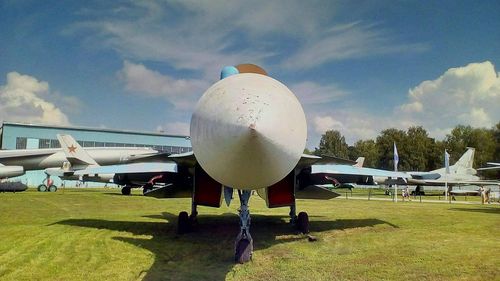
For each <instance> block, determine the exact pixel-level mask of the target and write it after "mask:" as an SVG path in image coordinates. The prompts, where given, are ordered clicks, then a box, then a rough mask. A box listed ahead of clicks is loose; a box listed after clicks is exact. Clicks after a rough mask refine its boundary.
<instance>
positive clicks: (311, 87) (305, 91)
mask: <svg viewBox="0 0 500 281" xmlns="http://www.w3.org/2000/svg"><path fill="white" fill-rule="evenodd" d="M290 90H291V91H292V92H293V93H294V94H295V95H296V96H297V98H298V99H299V101H300V102H301V103H302V105H314V104H325V103H330V102H333V101H336V100H339V99H341V98H342V97H344V96H346V95H348V94H349V93H348V92H347V91H345V90H342V89H341V88H340V87H338V86H337V85H335V84H330V85H321V84H318V83H315V82H312V81H304V82H301V83H297V84H293V85H291V87H290Z"/></svg>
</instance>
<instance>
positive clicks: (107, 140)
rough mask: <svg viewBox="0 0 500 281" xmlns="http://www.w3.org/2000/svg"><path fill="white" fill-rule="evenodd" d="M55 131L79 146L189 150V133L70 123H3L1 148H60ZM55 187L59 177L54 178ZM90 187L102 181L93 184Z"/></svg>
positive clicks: (35, 181) (31, 179) (31, 174)
mask: <svg viewBox="0 0 500 281" xmlns="http://www.w3.org/2000/svg"><path fill="white" fill-rule="evenodd" d="M56 134H69V135H71V136H73V137H74V138H75V139H76V140H77V141H78V143H79V144H80V145H81V146H82V147H151V148H153V149H156V150H159V151H162V152H168V153H183V152H188V151H191V150H192V149H191V141H190V139H189V137H188V136H179V135H167V134H163V133H156V132H134V131H123V130H112V129H102V128H85V127H69V126H48V125H33V124H22V123H12V122H3V124H2V127H0V149H39V148H58V147H60V145H59V141H58V140H57V137H56ZM44 179H45V173H44V172H43V171H28V172H26V174H25V175H23V176H20V177H17V178H15V179H14V180H20V181H21V182H23V183H25V184H27V185H28V186H30V187H33V186H37V185H39V184H40V183H41V182H42V181H43V180H44ZM53 180H54V184H55V185H56V186H60V185H61V180H60V179H59V178H57V177H54V178H53ZM65 185H66V186H75V185H76V182H70V181H66V183H65ZM91 185H92V186H99V185H102V184H98V183H95V184H94V183H92V184H91Z"/></svg>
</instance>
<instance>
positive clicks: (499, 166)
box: [477, 162, 500, 171]
mask: <svg viewBox="0 0 500 281" xmlns="http://www.w3.org/2000/svg"><path fill="white" fill-rule="evenodd" d="M486 164H488V165H490V167H483V168H479V169H477V170H478V171H484V170H498V169H500V163H495V162H487V163H486Z"/></svg>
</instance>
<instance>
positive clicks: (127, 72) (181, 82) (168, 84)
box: [119, 61, 210, 110]
mask: <svg viewBox="0 0 500 281" xmlns="http://www.w3.org/2000/svg"><path fill="white" fill-rule="evenodd" d="M119 77H120V78H121V80H122V81H123V82H124V83H125V88H126V89H127V90H128V91H130V92H135V93H140V94H145V95H148V96H151V97H163V98H165V99H166V100H168V101H169V102H171V103H172V104H173V105H174V106H175V109H179V110H184V109H192V108H194V106H195V105H196V102H197V100H198V98H199V97H201V95H202V94H203V92H204V91H205V90H206V89H207V88H208V87H209V86H210V84H209V83H208V82H206V81H205V80H197V79H175V78H173V77H170V76H167V75H163V74H161V73H159V72H157V71H153V70H150V69H148V68H146V67H145V66H144V65H142V64H134V63H131V62H128V61H125V62H124V64H123V68H122V70H121V71H120V72H119Z"/></svg>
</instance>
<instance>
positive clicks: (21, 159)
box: [0, 135, 165, 194]
mask: <svg viewBox="0 0 500 281" xmlns="http://www.w3.org/2000/svg"><path fill="white" fill-rule="evenodd" d="M57 138H58V140H59V143H60V144H61V148H47V149H23V150H2V151H0V179H5V178H11V177H16V176H21V175H23V174H24V173H25V171H30V170H44V172H45V174H47V179H46V180H45V181H44V182H46V183H42V184H40V185H39V186H38V190H39V191H46V190H49V191H56V190H57V187H56V186H55V185H53V184H50V182H51V181H50V177H51V176H59V177H61V178H62V179H68V180H88V181H90V180H92V181H98V182H109V181H110V180H111V179H112V175H104V174H101V175H99V177H92V175H87V176H85V177H74V176H73V173H74V171H76V170H79V169H85V168H88V167H93V166H99V165H113V164H119V163H132V162H134V161H139V160H142V159H148V160H149V161H154V159H157V158H161V157H165V154H164V153H160V152H158V151H156V150H153V149H151V148H116V147H92V148H85V149H84V148H82V147H81V146H80V144H78V142H77V141H76V140H75V139H74V138H73V137H72V136H70V135H57ZM125 192H126V190H125ZM128 193H129V194H130V190H128Z"/></svg>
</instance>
